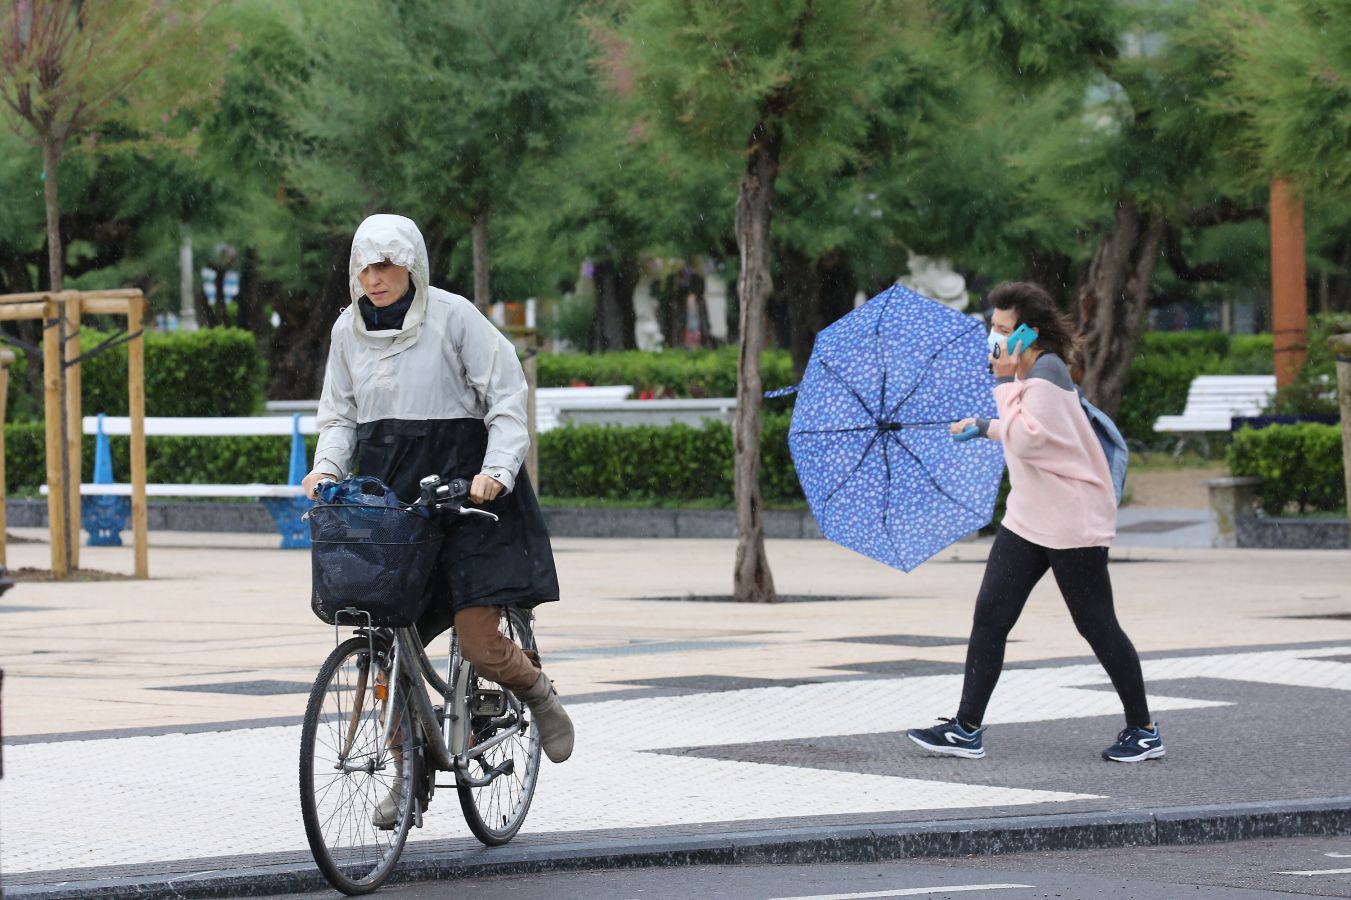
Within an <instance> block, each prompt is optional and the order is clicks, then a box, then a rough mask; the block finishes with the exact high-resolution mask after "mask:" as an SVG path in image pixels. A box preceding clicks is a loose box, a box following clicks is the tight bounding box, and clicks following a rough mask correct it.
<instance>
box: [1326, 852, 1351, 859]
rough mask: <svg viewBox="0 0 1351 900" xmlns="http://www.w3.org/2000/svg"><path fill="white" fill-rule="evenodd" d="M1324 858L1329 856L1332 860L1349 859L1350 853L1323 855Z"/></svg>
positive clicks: (1350, 857)
mask: <svg viewBox="0 0 1351 900" xmlns="http://www.w3.org/2000/svg"><path fill="white" fill-rule="evenodd" d="M1323 855H1324V856H1331V857H1332V858H1333V859H1351V853H1324V854H1323Z"/></svg>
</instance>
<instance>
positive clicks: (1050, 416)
mask: <svg viewBox="0 0 1351 900" xmlns="http://www.w3.org/2000/svg"><path fill="white" fill-rule="evenodd" d="M989 299H990V302H991V304H992V305H993V306H994V315H993V318H992V319H991V329H990V348H991V356H990V365H991V367H992V368H993V370H994V374H995V376H996V378H995V388H994V397H995V404H996V406H997V407H998V410H999V418H997V419H988V420H987V419H963V420H962V421H960V422H956V423H954V424H953V425H952V426H951V430H952V432H953V433H954V434H955V433H959V432H961V431H962V430H963V429H965V428H967V427H968V426H970V425H976V426H977V428H978V429H979V431H980V434H981V435H982V436H985V437H989V438H992V439H994V440H996V441H1000V442H1001V443H1003V445H1004V458H1005V461H1006V462H1007V464H1008V470H1009V483H1010V485H1011V490H1010V492H1009V495H1008V501H1007V504H1006V509H1005V513H1004V520H1003V522H1002V523H1001V524H1000V527H999V532H998V534H996V535H995V539H994V546H993V547H991V548H990V556H989V560H988V561H987V563H986V566H985V577H984V579H983V580H982V582H981V586H980V594H979V595H978V596H977V598H976V612H975V620H974V622H973V624H972V628H971V639H970V641H969V642H968V644H967V648H966V677H965V680H964V681H963V684H962V699H961V705H960V706H958V708H957V715H956V716H955V717H954V718H951V719H942V720H940V722H941V724H939V725H936V726H934V727H933V728H923V729H919V728H915V729H911V730H910V731H909V732H908V734H909V737H910V739H911V740H912V741H914V742H915V743H916V744H919V745H920V746H921V747H923V748H925V749H926V750H930V751H933V752H934V753H943V754H948V755H951V756H963V757H969V758H973V759H979V758H981V757H983V756H985V746H984V735H985V726H984V722H985V707H986V705H987V704H988V703H989V700H990V695H991V694H993V693H994V689H995V684H996V683H997V682H998V681H999V675H1000V672H1001V671H1002V670H1003V667H1004V646H1005V644H1006V643H1007V642H1008V636H1009V632H1010V631H1011V630H1012V629H1013V626H1014V624H1015V623H1016V622H1017V621H1018V617H1019V615H1021V614H1022V611H1023V606H1024V605H1025V604H1026V603H1027V598H1028V596H1029V595H1030V594H1031V593H1032V589H1033V587H1035V586H1036V584H1037V582H1038V581H1040V580H1041V578H1042V576H1043V575H1045V574H1046V572H1047V570H1048V569H1049V570H1050V571H1051V573H1052V574H1053V575H1054V576H1055V580H1056V584H1057V586H1059V588H1060V593H1061V595H1062V596H1063V597H1064V598H1065V605H1066V606H1068V607H1069V611H1070V615H1071V616H1072V617H1073V619H1074V624H1075V627H1076V628H1077V629H1078V630H1079V634H1081V635H1083V637H1084V638H1085V639H1086V640H1087V641H1088V643H1089V645H1090V646H1091V647H1092V648H1093V653H1094V654H1095V655H1096V656H1097V658H1098V662H1100V663H1102V667H1103V668H1104V669H1106V670H1107V674H1108V676H1109V677H1110V678H1111V680H1112V686H1113V687H1115V688H1116V692H1117V694H1118V696H1120V698H1121V703H1122V706H1123V707H1124V709H1125V714H1126V727H1125V728H1124V729H1123V730H1122V731H1121V733H1120V734H1119V735H1118V736H1117V740H1116V743H1114V744H1112V746H1110V747H1108V748H1107V749H1106V750H1104V751H1103V752H1102V757H1103V759H1106V760H1112V761H1115V762H1140V761H1142V760H1147V759H1155V758H1157V757H1160V756H1163V754H1164V749H1163V738H1162V737H1161V735H1160V734H1159V727H1158V725H1157V724H1156V723H1155V722H1153V721H1152V719H1151V718H1150V715H1149V704H1148V702H1147V701H1146V699H1145V683H1144V677H1143V676H1142V674H1141V672H1140V657H1139V655H1138V654H1137V653H1136V652H1135V647H1134V646H1133V645H1132V644H1131V642H1130V638H1128V637H1126V633H1125V632H1124V631H1122V630H1121V625H1120V624H1118V622H1117V619H1116V611H1115V609H1114V608H1113V605H1112V582H1111V579H1110V577H1109V576H1108V574H1107V548H1108V546H1109V545H1110V544H1111V542H1112V538H1113V537H1115V535H1116V493H1115V489H1114V488H1113V485H1112V478H1111V474H1110V472H1109V471H1108V467H1107V459H1106V456H1105V454H1104V453H1103V450H1102V446H1101V445H1100V444H1099V442H1098V439H1097V436H1096V435H1095V433H1094V431H1093V428H1092V426H1091V425H1090V423H1089V420H1088V417H1087V415H1086V414H1085V412H1084V410H1083V407H1082V406H1081V405H1080V403H1079V396H1078V393H1077V392H1076V390H1075V386H1074V382H1073V381H1072V380H1071V379H1070V371H1069V365H1068V362H1067V361H1069V360H1072V359H1073V358H1074V354H1075V352H1076V345H1077V336H1076V334H1075V332H1074V326H1073V324H1072V323H1071V322H1070V321H1069V318H1068V317H1067V316H1065V315H1064V314H1063V313H1061V312H1060V311H1059V310H1057V309H1056V306H1055V302H1054V301H1053V300H1052V299H1051V297H1050V295H1049V294H1047V293H1046V291H1044V290H1043V289H1042V288H1040V287H1039V286H1037V285H1035V284H1030V283H1025V282H1005V283H1003V284H1000V285H998V286H997V287H996V288H995V289H994V290H993V291H991V292H990V297H989ZM1020 325H1027V326H1028V327H1029V328H1031V329H1032V331H1033V332H1035V333H1036V339H1035V342H1033V343H1032V345H1031V346H1030V347H1026V348H1025V349H1024V345H1023V344H1021V343H1018V345H1017V346H1015V347H1013V348H1008V347H1007V345H1008V338H1009V335H1011V334H1013V332H1014V331H1015V330H1016V329H1018V327H1019V326H1020ZM1009 349H1012V352H1008V350H1009Z"/></svg>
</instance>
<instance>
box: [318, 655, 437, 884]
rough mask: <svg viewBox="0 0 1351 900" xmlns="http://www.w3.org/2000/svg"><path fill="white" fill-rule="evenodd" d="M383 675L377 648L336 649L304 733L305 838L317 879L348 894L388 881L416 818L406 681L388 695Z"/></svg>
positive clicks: (386, 660) (384, 659)
mask: <svg viewBox="0 0 1351 900" xmlns="http://www.w3.org/2000/svg"><path fill="white" fill-rule="evenodd" d="M372 651H373V652H372ZM389 675H390V647H389V645H388V644H387V643H386V642H385V641H384V640H383V639H381V638H376V639H375V640H374V642H372V641H371V640H369V639H368V638H366V637H354V638H352V639H350V640H347V641H344V642H343V643H341V644H339V645H338V646H337V647H336V648H335V649H334V650H333V652H332V653H331V654H329V657H328V659H327V660H325V661H324V665H323V666H322V667H321V668H320V670H319V675H318V677H317V678H316V679H315V682H314V687H313V688H312V689H311V691H310V699H309V704H308V706H307V707H306V709H305V723H304V725H303V727H302V728H301V732H300V809H301V813H302V815H303V818H304V820H305V836H306V837H307V838H308V839H309V842H310V850H311V851H312V852H313V853H314V861H315V862H316V863H317V864H318V866H319V870H320V871H321V872H323V873H324V877H325V878H327V879H328V882H329V884H331V885H333V886H334V887H335V888H337V889H338V890H340V891H342V892H343V893H345V894H366V893H369V892H371V891H373V890H375V889H376V888H378V887H379V886H380V885H381V884H383V883H384V882H385V879H387V878H388V877H389V875H390V873H391V872H392V871H393V870H394V865H395V863H397V862H398V861H399V854H400V853H401V852H402V851H403V844H404V841H405V840H407V839H408V828H409V825H410V824H411V822H412V819H413V811H414V810H413V807H414V803H415V802H416V801H415V799H414V796H415V792H414V790H413V785H414V784H415V783H416V781H415V777H416V772H415V769H416V768H417V754H416V753H415V752H414V749H413V747H414V744H413V731H414V722H413V718H412V715H411V714H410V713H409V710H408V690H407V679H404V681H403V682H402V683H401V684H400V687H399V690H397V691H394V690H392V686H391V685H392V682H391V680H390V678H389ZM391 701H392V702H391ZM386 722H390V723H391V724H390V726H389V728H388V729H387V728H386ZM386 734H388V738H386Z"/></svg>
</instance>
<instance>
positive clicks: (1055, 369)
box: [986, 354, 1116, 550]
mask: <svg viewBox="0 0 1351 900" xmlns="http://www.w3.org/2000/svg"><path fill="white" fill-rule="evenodd" d="M994 399H995V404H996V406H998V408H999V418H998V419H991V420H990V422H989V425H988V429H987V432H986V433H987V435H988V436H989V437H991V438H993V439H995V440H997V441H1000V442H1002V443H1003V445H1004V460H1005V462H1006V463H1007V464H1008V467H1009V484H1010V485H1011V490H1010V491H1009V496H1008V502H1007V506H1006V508H1005V512H1004V523H1003V524H1004V527H1005V528H1007V529H1008V530H1009V531H1012V532H1013V533H1014V534H1016V535H1018V536H1019V537H1021V538H1024V539H1025V540H1028V541H1031V542H1032V543H1034V544H1040V545H1041V546H1043V547H1050V548H1051V549H1054V550H1066V549H1070V548H1072V547H1106V546H1108V545H1110V544H1111V543H1112V538H1113V537H1115V536H1116V491H1115V489H1114V488H1113V487H1112V476H1111V472H1110V471H1109V470H1108V468H1107V457H1106V456H1105V455H1104V454H1103V452H1102V445H1101V444H1099V443H1098V438H1097V436H1096V435H1095V434H1094V433H1093V426H1092V425H1091V424H1089V421H1088V416H1087V415H1086V414H1085V413H1084V409H1083V407H1082V406H1080V405H1079V395H1078V394H1077V393H1076V392H1075V390H1074V383H1073V382H1072V381H1071V380H1070V373H1069V369H1068V368H1067V367H1066V366H1065V363H1064V360H1062V359H1061V358H1060V357H1059V356H1055V355H1053V354H1043V355H1042V356H1041V357H1039V358H1038V359H1037V361H1036V362H1034V363H1033V364H1032V368H1031V370H1030V371H1029V372H1028V375H1027V378H1026V379H1013V378H1001V379H999V381H998V382H997V383H996V384H995V389H994Z"/></svg>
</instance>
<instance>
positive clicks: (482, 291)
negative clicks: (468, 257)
mask: <svg viewBox="0 0 1351 900" xmlns="http://www.w3.org/2000/svg"><path fill="white" fill-rule="evenodd" d="M473 231H474V305H475V306H477V307H478V310H479V312H481V313H483V314H484V315H485V316H486V315H487V314H488V304H489V303H491V302H492V301H491V300H490V299H489V296H488V214H487V213H486V212H481V213H479V214H478V215H476V216H474V229H473Z"/></svg>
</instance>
